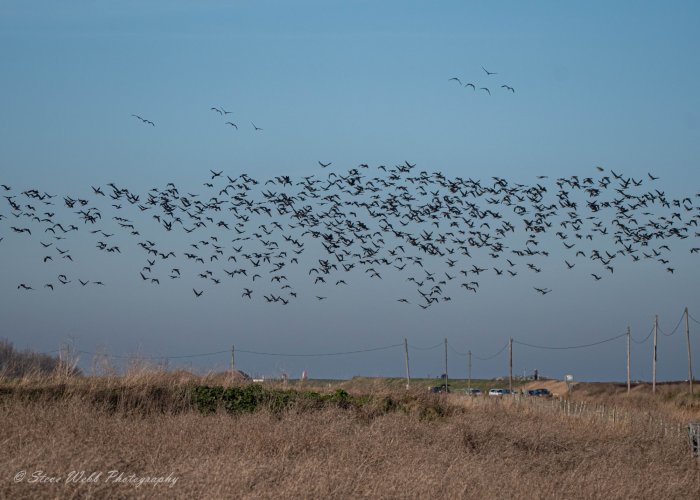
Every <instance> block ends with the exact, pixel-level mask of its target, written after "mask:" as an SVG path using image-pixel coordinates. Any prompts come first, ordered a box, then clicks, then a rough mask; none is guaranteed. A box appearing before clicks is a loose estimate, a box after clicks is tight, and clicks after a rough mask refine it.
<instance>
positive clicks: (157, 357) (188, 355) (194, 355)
mask: <svg viewBox="0 0 700 500" xmlns="http://www.w3.org/2000/svg"><path fill="white" fill-rule="evenodd" d="M77 352H78V353H80V354H90V355H92V356H106V357H109V358H118V359H184V358H201V357H205V356H216V355H217V354H224V353H230V352H231V351H230V350H226V351H216V352H205V353H201V354H181V355H176V356H137V355H119V354H107V353H104V352H91V351H77Z"/></svg>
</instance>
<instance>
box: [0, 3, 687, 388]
mask: <svg viewBox="0 0 700 500" xmlns="http://www.w3.org/2000/svg"><path fill="white" fill-rule="evenodd" d="M698 25H700V5H698V3H697V2H664V3H661V2H585V3H573V2H516V1H513V2H486V1H484V2H462V1H454V2H439V3H436V2H408V1H401V2H361V1H353V2H329V1H296V2H282V1H280V2H268V1H239V2H213V1H211V2H191V1H167V2H166V1H163V2H160V1H154V2H137V1H134V2H127V1H124V2H106V1H90V2H70V3H67V2H60V3H59V2H51V1H47V2H24V1H16V2H15V1H3V2H0V60H2V61H3V64H2V67H3V69H2V78H0V183H4V184H6V185H9V186H12V188H13V194H16V193H20V192H21V191H22V190H25V189H31V188H36V189H37V190H40V191H48V192H49V193H52V194H57V195H60V196H59V198H57V201H59V205H60V199H61V197H62V196H63V195H69V194H70V195H72V196H73V197H78V196H84V197H91V196H92V190H91V188H90V186H91V185H92V186H98V185H99V186H103V187H104V186H105V185H106V183H108V182H115V183H116V184H117V185H119V186H125V187H128V188H129V189H130V190H131V191H133V192H139V193H146V192H147V191H148V190H149V189H151V188H153V187H159V188H161V189H162V188H164V187H165V185H166V183H168V182H173V183H175V184H176V185H177V186H178V188H179V189H180V190H181V191H189V192H192V193H198V192H202V190H203V186H202V183H203V182H207V181H209V180H210V177H211V174H210V173H209V171H210V169H214V170H217V171H218V170H223V171H224V172H225V174H227V175H230V176H231V177H235V176H238V175H239V174H241V173H244V172H245V173H248V174H249V175H251V176H253V177H255V178H256V179H258V180H261V181H264V180H266V179H270V178H273V177H274V176H278V175H290V176H292V177H293V178H295V179H299V178H301V177H302V176H306V175H311V174H316V175H320V174H323V175H325V173H326V172H325V171H323V172H322V171H321V167H320V166H319V164H318V162H319V161H322V162H324V163H326V162H332V165H333V166H332V167H331V168H335V169H337V171H338V172H341V171H347V170H348V169H350V168H354V167H356V166H357V165H358V164H360V163H367V164H369V165H371V166H372V167H373V168H376V166H377V165H380V164H384V165H388V166H391V165H397V164H403V162H404V161H410V162H411V163H415V164H416V165H417V167H416V168H417V169H420V170H425V171H428V172H434V171H440V172H442V173H443V174H445V175H446V176H448V177H456V176H461V177H463V178H472V179H481V180H483V181H490V179H491V176H498V177H503V178H506V179H508V181H509V182H511V183H513V184H515V183H519V182H520V183H525V184H533V183H535V182H538V179H537V176H548V177H549V179H547V180H546V181H539V182H544V183H548V184H546V185H548V186H550V187H551V186H553V181H554V179H556V178H558V177H569V176H572V175H578V176H581V177H585V176H589V175H594V174H596V169H595V167H596V166H603V167H604V168H605V169H606V171H607V170H608V169H612V170H614V171H616V172H622V173H623V174H624V175H625V176H631V177H633V178H637V179H641V178H647V177H646V176H647V173H649V172H651V173H653V174H654V175H655V176H659V177H660V179H659V180H658V181H654V182H655V183H656V184H654V185H653V187H654V188H656V189H659V190H663V191H665V192H666V194H667V195H668V196H669V197H673V198H682V197H685V196H691V197H694V196H695V194H696V193H698V187H699V184H700V182H699V181H700V170H699V169H698V159H699V158H700V106H699V104H700V98H699V97H698V81H700V59H698V57H697V54H698V49H699V48H700V32H699V31H698V29H697V26H698ZM482 66H483V67H485V68H486V69H488V70H489V71H492V72H495V73H497V75H490V76H489V75H486V73H485V72H484V71H483V70H482ZM452 77H458V78H460V80H461V81H462V82H463V83H466V82H473V83H474V84H475V86H476V87H477V90H475V91H474V90H472V89H471V88H469V87H463V86H460V85H458V84H457V83H456V82H455V81H449V79H450V78H452ZM503 84H507V85H509V86H512V87H513V88H514V89H515V92H509V91H507V90H505V89H503V88H501V85H503ZM480 87H487V88H489V89H490V91H491V95H488V94H487V93H486V92H485V91H481V90H479V88H480ZM212 107H218V108H223V109H225V110H227V111H230V112H231V114H230V115H226V118H225V119H224V118H223V117H221V116H219V115H218V113H216V112H214V111H212V110H211V108H212ZM132 114H137V115H139V116H142V117H144V118H145V119H148V120H151V121H153V122H154V123H155V127H151V126H149V125H146V124H143V123H141V122H140V121H139V120H138V119H136V118H134V117H133V116H132ZM228 119H230V120H231V121H233V122H235V123H236V124H237V126H238V129H237V130H236V129H234V128H233V127H231V126H229V125H226V124H225V123H224V122H225V121H228ZM252 123H254V124H255V125H256V126H257V127H260V128H262V129H263V130H261V131H256V130H254V129H253V125H252ZM693 200H694V202H695V203H696V205H697V204H698V203H700V200H698V199H697V198H693ZM9 208H10V207H9V206H7V204H5V203H4V200H0V214H4V215H5V216H6V217H7V219H5V220H2V221H0V237H2V238H3V240H2V241H0V259H2V260H1V262H2V265H0V317H1V318H2V327H0V335H2V336H4V337H7V338H8V339H10V340H11V341H13V342H14V343H15V345H16V346H18V347H21V348H25V347H27V348H32V349H35V350H45V351H50V350H53V349H56V348H57V347H58V346H59V344H60V343H61V342H64V341H66V340H67V339H69V338H70V339H73V342H74V343H75V345H76V346H77V348H78V349H82V350H85V351H97V350H105V351H107V352H109V353H112V354H119V355H123V354H128V353H135V352H138V353H141V354H144V355H163V356H167V355H181V354H195V353H204V352H213V351H220V350H226V349H228V348H229V347H230V345H231V344H232V343H235V344H236V346H237V347H238V348H240V349H243V350H252V351H265V352H283V353H314V352H336V351H352V350H357V349H363V348H372V347H380V346H386V345H392V344H396V343H401V342H402V341H403V338H404V337H407V338H408V339H409V343H411V344H412V345H415V346H419V347H420V346H423V347H428V346H433V345H435V344H437V343H438V342H440V341H442V339H443V338H444V337H447V338H448V339H449V341H450V343H451V345H453V346H454V347H455V349H457V350H459V351H462V352H464V351H466V350H467V349H471V350H472V351H473V352H474V354H475V355H477V356H480V357H487V356H489V355H490V354H493V353H495V352H497V351H498V350H499V349H500V348H501V347H502V346H503V345H504V344H505V343H506V342H507V339H508V337H509V336H513V337H514V338H515V339H517V340H520V341H522V342H527V343H532V344H544V345H550V346H566V345H578V344H586V343H590V342H595V341H597V340H599V339H605V338H609V337H611V336H614V335H617V334H619V333H623V332H624V331H625V329H626V327H627V326H628V325H630V326H631V328H632V332H633V334H634V335H635V336H636V337H637V338H638V339H640V340H641V339H643V338H644V337H645V336H646V335H647V333H649V330H650V328H651V325H652V320H653V317H654V315H655V314H658V315H659V317H660V323H661V325H662V328H663V329H664V331H666V332H667V333H670V332H671V331H672V330H673V328H674V326H675V325H676V322H677V321H678V319H679V317H680V315H681V313H682V311H683V308H684V307H685V306H688V307H689V308H690V311H691V314H694V315H695V317H697V318H700V301H698V298H697V297H698V294H697V290H698V287H697V283H698V279H699V278H700V273H699V272H698V269H699V267H698V260H697V259H698V258H699V257H697V255H690V254H689V251H688V248H689V246H690V244H689V245H685V244H680V245H676V246H674V247H672V250H673V251H672V253H671V256H672V260H673V265H674V266H675V269H676V272H675V273H674V274H672V275H671V274H670V273H668V272H666V271H665V270H664V267H662V266H659V265H655V264H654V263H646V262H640V263H635V265H619V266H617V267H616V269H615V273H614V275H612V276H609V277H608V276H606V279H605V280H601V281H600V282H595V281H594V280H593V279H591V277H590V273H589V272H588V271H589V270H588V268H585V263H583V264H581V265H580V266H579V268H577V270H575V271H578V269H580V268H583V270H582V271H581V272H572V273H565V271H566V268H565V267H564V264H563V256H562V255H563V254H561V253H560V250H559V249H560V247H561V246H560V245H559V244H557V245H554V243H552V248H551V252H552V255H551V256H550V258H548V260H545V261H543V262H544V263H545V265H543V272H542V275H541V276H538V277H537V281H535V280H532V279H529V278H523V279H521V280H512V281H507V280H496V279H484V281H483V282H482V284H481V288H480V291H479V293H477V294H470V295H464V294H461V295H459V296H457V294H455V298H454V300H453V301H451V302H449V303H444V304H440V305H439V307H431V308H429V309H427V310H421V309H419V308H417V307H406V306H405V304H401V303H397V302H396V300H395V297H396V296H397V294H398V295H399V296H400V294H401V293H402V288H403V287H405V286H406V284H405V281H404V279H405V276H395V277H393V278H387V279H386V280H383V281H382V282H381V283H379V284H378V283H377V281H376V280H374V281H373V280H368V279H366V278H364V277H362V276H359V277H357V279H356V280H355V281H354V282H353V283H351V285H350V286H348V287H346V288H344V289H342V290H340V289H339V290H335V291H333V293H332V294H329V296H328V299H327V300H325V301H323V302H321V301H317V300H315V299H314V298H313V295H314V290H313V289H312V288H311V286H310V285H309V286H307V288H308V293H307V297H305V298H300V300H298V301H295V302H293V303H290V304H289V306H286V307H279V306H277V305H268V304H266V303H264V301H261V300H257V301H246V300H242V299H241V298H240V287H235V286H228V285H226V286H225V287H224V286H222V288H220V289H212V290H208V292H207V294H206V295H204V296H203V297H201V300H195V298H194V297H193V294H192V293H191V288H192V286H189V285H193V286H195V287H196V286H198V282H197V281H196V279H194V278H189V277H188V278H187V280H189V282H185V283H178V284H177V285H175V284H174V283H164V284H163V285H162V286H161V287H160V288H155V287H153V286H144V284H143V282H142V281H141V278H140V277H139V275H138V272H139V270H140V269H141V267H142V266H143V265H144V256H143V253H142V252H139V250H138V247H137V246H136V243H135V241H134V240H129V239H123V240H121V241H120V243H121V244H122V245H123V246H124V248H125V251H124V252H123V253H122V254H121V255H119V256H114V258H112V257H113V256H109V257H106V256H105V255H104V254H103V253H100V252H97V251H94V250H93V248H92V247H93V245H94V244H93V242H92V240H91V239H89V238H87V235H84V234H83V235H81V236H80V238H83V239H82V240H81V239H80V238H78V237H76V239H74V241H73V242H72V243H71V250H72V251H73V252H74V253H75V254H76V255H77V256H79V258H78V259H76V262H75V263H73V264H70V265H71V266H72V267H70V268H69V270H70V272H71V276H74V277H75V278H76V279H77V278H78V277H79V276H83V277H84V279H91V280H103V281H104V282H105V283H106V286H105V287H101V288H99V289H98V288H95V287H93V288H90V289H89V291H88V289H87V288H86V289H80V288H75V287H72V288H71V287H63V288H62V289H61V290H56V291H55V293H51V292H50V291H48V290H44V289H41V285H42V284H43V281H42V280H45V279H46V278H45V277H44V276H45V275H46V273H47V271H46V269H47V267H46V266H50V265H53V264H52V263H44V262H42V257H43V256H44V253H42V251H43V249H42V248H41V247H39V243H38V239H39V237H40V236H44V235H36V234H35V235H33V236H32V237H31V238H28V237H24V236H25V235H17V234H14V233H11V231H10V226H11V225H12V224H13V220H12V219H14V218H13V217H12V215H10V209H9ZM10 218H12V219H10ZM153 231H154V232H153V233H149V235H152V236H153V238H154V239H155V238H160V239H164V238H165V239H166V240H167V239H168V238H170V240H167V241H169V242H170V243H172V244H173V245H174V246H177V244H180V245H181V246H183V245H186V244H187V242H189V239H188V238H187V237H186V235H185V234H182V233H181V232H180V233H178V234H168V235H164V234H162V231H159V228H158V227H157V226H154V228H153ZM85 232H86V231H85V230H83V233H85ZM46 237H48V236H46ZM144 237H147V236H145V232H144ZM178 238H180V240H178ZM691 239H692V238H691ZM43 241H46V240H43ZM694 241H695V243H694V244H693V246H698V245H697V239H695V240H694ZM313 244H314V242H309V246H312V245H313ZM542 244H543V245H544V244H546V243H542ZM469 264H470V265H471V264H478V265H481V267H488V266H489V265H490V264H489V262H488V261H474V262H470V263H469ZM49 269H50V271H48V273H49V274H50V277H51V278H52V279H54V280H55V275H56V274H58V272H60V271H58V269H59V266H58V265H56V266H55V267H54V268H49ZM54 269H55V270H57V271H54ZM61 269H63V268H61ZM592 272H593V271H592ZM29 281H32V282H33V283H36V284H37V286H36V288H38V289H37V290H35V291H33V292H32V293H23V291H21V290H17V285H18V284H19V283H25V282H29ZM542 285H546V286H547V287H549V288H551V289H552V290H553V292H552V293H549V294H547V295H545V296H542V295H540V294H538V293H536V292H534V291H533V290H532V287H533V286H542ZM304 286H306V285H304ZM302 289H303V288H302ZM693 325H695V327H693ZM693 328H695V333H693ZM698 331H700V325H698V324H697V323H693V322H691V334H693V339H694V342H695V347H694V354H695V357H696V358H697V359H698V368H697V370H700V347H698V346H700V336H698V335H697V332H698ZM682 334H683V332H682V327H681V328H680V329H679V330H677V331H676V333H675V334H674V335H672V336H669V337H665V336H660V337H661V338H660V340H659V377H660V378H662V379H682V378H685V377H686V376H687V371H686V367H685V359H686V351H685V339H684V337H683V335H682ZM442 359H443V354H442V351H441V350H440V349H435V350H431V351H417V350H416V351H413V352H411V364H412V372H413V373H414V374H415V375H416V376H421V375H423V376H424V375H427V374H431V375H436V374H439V373H442V370H443V369H442V367H441V366H442ZM625 359H626V351H625V342H624V340H623V339H620V340H617V341H614V342H610V343H607V344H603V345H601V346H598V347H592V348H588V349H578V350H569V351H545V350H537V349H531V348H526V347H524V346H521V345H516V351H515V353H514V370H515V372H516V373H523V372H525V371H526V372H531V371H532V370H533V369H535V368H538V369H539V371H540V372H541V373H543V374H546V375H550V376H555V377H561V376H563V374H564V373H573V374H575V375H576V376H577V377H579V378H585V379H591V380H599V379H607V380H610V379H616V380H622V379H624V377H625V376H626V371H625ZM650 359H651V345H650V342H646V343H644V344H641V345H637V344H634V345H633V375H632V376H633V378H645V379H648V378H649V377H650V375H651V362H650ZM228 362H229V357H228V356H227V355H226V354H223V355H217V356H211V357H204V358H191V359H187V360H185V361H176V360H173V361H171V365H178V364H180V363H188V366H192V367H193V368H195V369H197V370H207V369H221V368H225V367H226V366H227V363H228ZM81 363H82V365H83V366H84V367H85V368H89V367H90V363H91V360H90V356H88V355H84V356H83V359H82V360H81ZM237 363H238V364H239V366H240V368H242V369H243V370H245V371H247V372H249V373H252V374H267V375H276V374H279V373H280V372H282V371H287V372H289V373H290V374H291V375H292V376H298V374H299V372H301V370H302V369H304V368H306V369H308V370H309V373H310V375H311V376H312V377H349V376H352V375H358V374H362V375H401V374H402V373H403V353H402V350H401V349H391V350H387V351H378V352H375V353H370V354H362V355H352V356H342V357H326V358H286V357H264V356H254V355H246V354H245V353H241V354H240V355H239V356H237ZM449 363H450V365H451V367H450V372H451V375H453V376H459V377H464V376H465V375H466V361H465V358H464V357H462V356H458V355H457V354H456V353H455V352H454V351H450V358H449ZM506 373H507V357H506V356H505V353H502V354H501V355H500V356H499V357H496V358H495V359H493V360H490V361H476V360H475V361H474V376H484V377H486V376H488V377H491V376H498V375H504V374H506Z"/></svg>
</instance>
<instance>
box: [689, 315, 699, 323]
mask: <svg viewBox="0 0 700 500" xmlns="http://www.w3.org/2000/svg"><path fill="white" fill-rule="evenodd" d="M688 317H689V318H690V319H692V320H693V321H695V322H696V323H697V324H698V325H700V321H698V320H697V319H695V318H693V315H692V314H690V313H688Z"/></svg>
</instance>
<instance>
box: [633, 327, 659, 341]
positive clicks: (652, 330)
mask: <svg viewBox="0 0 700 500" xmlns="http://www.w3.org/2000/svg"><path fill="white" fill-rule="evenodd" d="M652 333H654V327H653V326H652V327H651V330H649V335H647V336H646V337H644V340H635V339H634V335H631V336H630V337H631V338H632V342H634V343H635V344H643V343H644V342H646V341H647V340H649V337H651V334H652Z"/></svg>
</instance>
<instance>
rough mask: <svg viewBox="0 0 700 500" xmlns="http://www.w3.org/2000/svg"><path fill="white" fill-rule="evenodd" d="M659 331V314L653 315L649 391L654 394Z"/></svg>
mask: <svg viewBox="0 0 700 500" xmlns="http://www.w3.org/2000/svg"><path fill="white" fill-rule="evenodd" d="M658 331H659V315H658V314H657V315H656V316H654V355H653V358H652V366H651V392H653V393H654V394H656V337H657V334H658Z"/></svg>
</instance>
